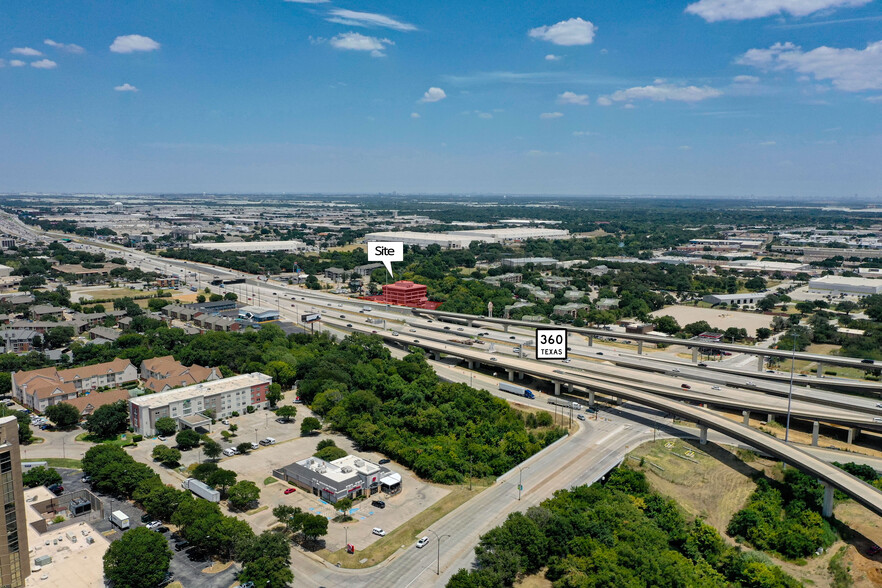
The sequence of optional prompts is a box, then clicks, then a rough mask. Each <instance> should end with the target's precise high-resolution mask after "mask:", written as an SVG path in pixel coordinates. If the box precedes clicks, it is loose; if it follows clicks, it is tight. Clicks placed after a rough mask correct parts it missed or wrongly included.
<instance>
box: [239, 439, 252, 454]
mask: <svg viewBox="0 0 882 588" xmlns="http://www.w3.org/2000/svg"><path fill="white" fill-rule="evenodd" d="M236 451H238V452H239V453H241V454H242V455H245V454H246V453H250V452H251V443H249V442H247V441H243V442H242V443H239V444H238V445H236Z"/></svg>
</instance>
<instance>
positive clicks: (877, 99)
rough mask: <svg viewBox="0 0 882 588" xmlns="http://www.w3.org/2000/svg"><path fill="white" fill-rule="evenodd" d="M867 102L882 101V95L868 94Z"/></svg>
mask: <svg viewBox="0 0 882 588" xmlns="http://www.w3.org/2000/svg"><path fill="white" fill-rule="evenodd" d="M866 101H867V102H882V96H868V97H867V98H866Z"/></svg>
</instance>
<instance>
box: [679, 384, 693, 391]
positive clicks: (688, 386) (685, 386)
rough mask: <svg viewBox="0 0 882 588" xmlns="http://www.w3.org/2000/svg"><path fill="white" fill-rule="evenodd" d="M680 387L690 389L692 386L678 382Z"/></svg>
mask: <svg viewBox="0 0 882 588" xmlns="http://www.w3.org/2000/svg"><path fill="white" fill-rule="evenodd" d="M680 387H681V388H683V389H684V390H691V389H692V386H690V385H689V384H680Z"/></svg>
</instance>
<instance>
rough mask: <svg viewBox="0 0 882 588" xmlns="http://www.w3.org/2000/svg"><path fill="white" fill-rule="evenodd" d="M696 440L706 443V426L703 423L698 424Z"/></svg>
mask: <svg viewBox="0 0 882 588" xmlns="http://www.w3.org/2000/svg"><path fill="white" fill-rule="evenodd" d="M698 431H699V436H698V441H699V443H701V444H702V445H707V427H706V426H705V425H698Z"/></svg>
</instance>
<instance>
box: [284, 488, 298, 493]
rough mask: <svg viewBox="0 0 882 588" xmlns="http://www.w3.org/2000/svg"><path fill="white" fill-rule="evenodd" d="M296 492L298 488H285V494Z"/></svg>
mask: <svg viewBox="0 0 882 588" xmlns="http://www.w3.org/2000/svg"><path fill="white" fill-rule="evenodd" d="M294 492H297V490H295V489H294V488H286V489H285V494H293V493H294Z"/></svg>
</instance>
